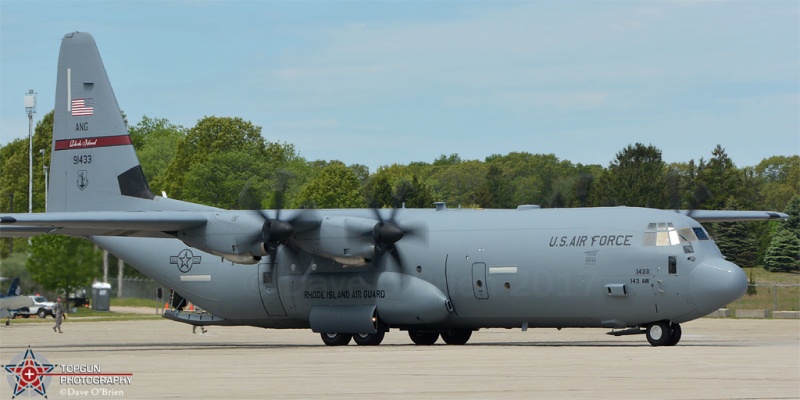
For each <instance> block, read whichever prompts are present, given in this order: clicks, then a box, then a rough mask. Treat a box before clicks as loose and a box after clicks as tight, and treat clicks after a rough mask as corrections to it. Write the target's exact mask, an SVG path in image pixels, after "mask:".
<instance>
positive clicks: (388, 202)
mask: <svg viewBox="0 0 800 400" xmlns="http://www.w3.org/2000/svg"><path fill="white" fill-rule="evenodd" d="M366 191H367V200H368V203H369V206H370V207H376V208H382V207H391V206H392V185H391V184H390V183H389V178H387V177H386V174H375V175H373V176H372V178H370V180H369V182H368V183H367V187H366Z"/></svg>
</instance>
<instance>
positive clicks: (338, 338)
mask: <svg viewBox="0 0 800 400" xmlns="http://www.w3.org/2000/svg"><path fill="white" fill-rule="evenodd" d="M319 335H320V337H322V342H323V343H325V344H326V345H328V346H347V345H348V344H350V339H352V338H353V335H348V334H346V333H320V334H319Z"/></svg>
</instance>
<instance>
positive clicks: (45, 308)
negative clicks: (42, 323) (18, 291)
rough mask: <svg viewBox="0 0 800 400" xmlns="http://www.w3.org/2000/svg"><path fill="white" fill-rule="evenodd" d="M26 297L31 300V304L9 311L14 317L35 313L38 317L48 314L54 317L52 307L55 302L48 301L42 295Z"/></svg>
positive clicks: (25, 316)
mask: <svg viewBox="0 0 800 400" xmlns="http://www.w3.org/2000/svg"><path fill="white" fill-rule="evenodd" d="M28 297H30V298H31V300H33V305H31V306H29V307H22V308H20V309H17V310H12V311H11V313H12V315H13V316H14V317H15V318H16V317H17V316H21V317H22V318H30V316H31V315H37V316H38V317H39V318H47V316H48V315H49V316H51V317H53V318H55V315H54V314H53V307H54V306H55V303H53V302H52V301H48V300H47V299H46V298H45V297H44V296H28Z"/></svg>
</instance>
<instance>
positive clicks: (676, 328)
mask: <svg viewBox="0 0 800 400" xmlns="http://www.w3.org/2000/svg"><path fill="white" fill-rule="evenodd" d="M671 328H672V332H671V333H672V336H671V337H670V339H669V342H667V346H675V345H676V344H678V342H680V341H681V326H680V324H676V323H673V324H672V327H671Z"/></svg>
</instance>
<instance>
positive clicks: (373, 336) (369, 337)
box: [353, 331, 386, 346]
mask: <svg viewBox="0 0 800 400" xmlns="http://www.w3.org/2000/svg"><path fill="white" fill-rule="evenodd" d="M384 336H386V332H384V331H378V333H357V334H355V335H353V340H354V341H355V342H356V344H357V345H359V346H377V345H379V344H381V342H382V341H383V337H384Z"/></svg>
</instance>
